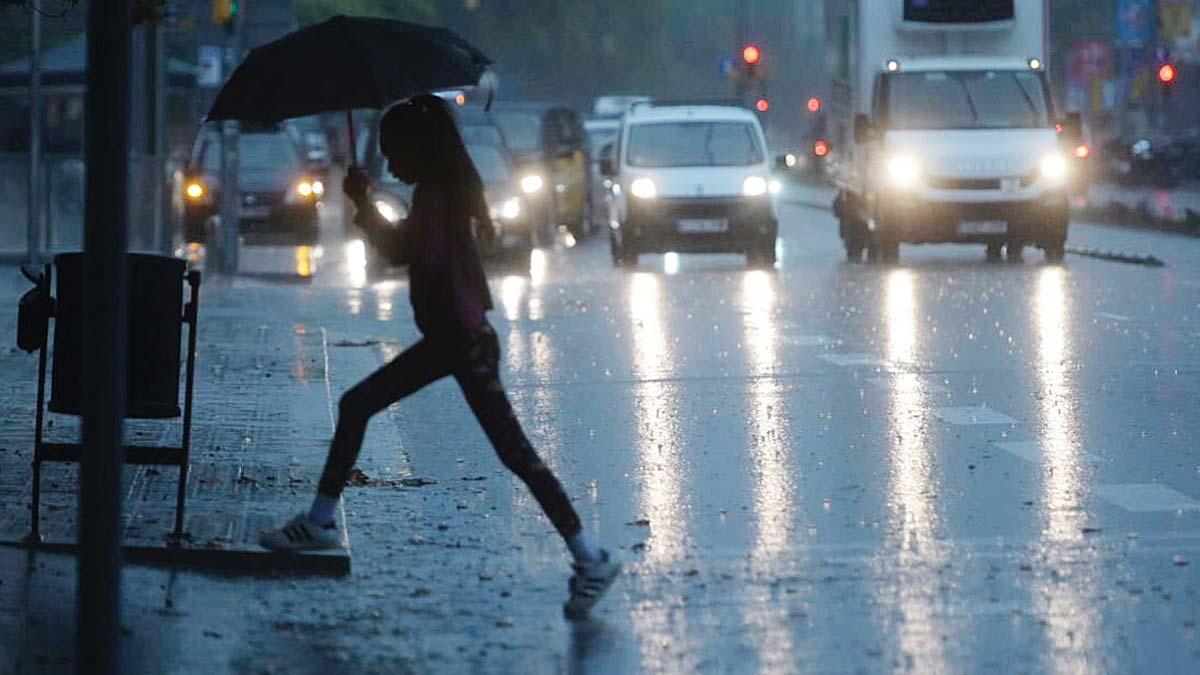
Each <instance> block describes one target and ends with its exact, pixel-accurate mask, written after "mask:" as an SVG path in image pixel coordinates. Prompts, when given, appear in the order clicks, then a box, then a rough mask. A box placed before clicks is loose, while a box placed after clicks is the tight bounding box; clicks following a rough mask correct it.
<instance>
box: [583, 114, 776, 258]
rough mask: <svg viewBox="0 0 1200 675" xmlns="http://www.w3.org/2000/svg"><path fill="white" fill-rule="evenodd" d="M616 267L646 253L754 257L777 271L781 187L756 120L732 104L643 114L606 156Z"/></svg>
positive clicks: (630, 117)
mask: <svg viewBox="0 0 1200 675" xmlns="http://www.w3.org/2000/svg"><path fill="white" fill-rule="evenodd" d="M600 163H601V170H602V172H603V173H604V174H605V175H606V176H607V177H608V178H609V179H610V181H611V184H612V185H611V188H610V197H611V198H610V200H609V226H610V237H611V242H612V255H613V262H614V263H615V264H618V265H622V266H634V265H636V264H637V260H638V255H640V254H642V253H665V252H668V251H678V252H711V253H744V254H746V256H747V258H748V260H749V261H750V262H751V263H752V264H774V262H775V240H776V237H777V235H778V231H779V222H778V220H777V218H776V215H775V203H774V202H775V199H774V195H775V194H776V193H778V192H779V183H778V182H776V181H774V180H773V179H772V178H771V163H770V161H769V160H768V156H767V144H766V140H765V138H764V137H763V131H762V127H761V125H760V124H759V122H758V118H757V117H756V116H755V115H754V113H752V112H750V111H749V110H745V109H743V108H737V107H732V106H707V105H669V106H654V105H641V106H635V107H634V108H633V109H631V110H630V111H629V113H627V114H626V115H625V117H624V120H623V123H622V127H621V132H620V134H619V135H618V137H617V142H616V144H615V145H613V146H606V147H605V148H604V149H603V150H602V153H601V162H600Z"/></svg>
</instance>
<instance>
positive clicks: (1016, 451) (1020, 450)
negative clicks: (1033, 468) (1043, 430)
mask: <svg viewBox="0 0 1200 675" xmlns="http://www.w3.org/2000/svg"><path fill="white" fill-rule="evenodd" d="M992 445H994V446H996V447H997V448H1000V449H1001V450H1004V451H1007V452H1009V453H1012V454H1013V455H1015V456H1017V457H1020V458H1021V459H1023V460H1025V461H1027V462H1033V463H1034V464H1040V463H1041V462H1042V459H1043V457H1044V455H1045V454H1046V449H1045V447H1044V446H1043V444H1042V443H1040V442H1039V441H1014V442H1007V443H992ZM1074 456H1075V457H1076V458H1077V459H1079V460H1081V461H1084V462H1087V463H1088V464H1099V463H1100V462H1101V461H1103V460H1102V459H1101V458H1100V457H1097V456H1096V455H1093V454H1091V453H1088V452H1079V453H1074Z"/></svg>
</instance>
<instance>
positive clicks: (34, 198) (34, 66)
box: [25, 10, 44, 263]
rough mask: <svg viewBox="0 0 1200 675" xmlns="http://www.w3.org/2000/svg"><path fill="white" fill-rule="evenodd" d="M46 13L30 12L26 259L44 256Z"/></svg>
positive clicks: (31, 259)
mask: <svg viewBox="0 0 1200 675" xmlns="http://www.w3.org/2000/svg"><path fill="white" fill-rule="evenodd" d="M43 203H44V200H43V199H42V14H41V12H38V11H36V10H30V11H29V202H28V205H27V206H26V208H27V209H28V213H27V214H26V216H27V218H26V221H27V234H26V237H27V239H26V242H25V250H26V252H27V254H26V257H27V258H28V259H29V262H31V263H33V262H37V260H38V259H39V258H41V255H42V205H43Z"/></svg>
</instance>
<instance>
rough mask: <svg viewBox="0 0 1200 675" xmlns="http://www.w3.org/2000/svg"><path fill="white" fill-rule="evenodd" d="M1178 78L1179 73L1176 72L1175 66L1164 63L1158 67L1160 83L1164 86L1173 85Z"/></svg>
mask: <svg viewBox="0 0 1200 675" xmlns="http://www.w3.org/2000/svg"><path fill="white" fill-rule="evenodd" d="M1178 76H1179V72H1178V71H1176V70H1175V66H1174V64H1170V63H1164V64H1162V65H1161V66H1159V67H1158V81H1159V82H1162V83H1163V84H1171V83H1172V82H1174V81H1175V78H1176V77H1178Z"/></svg>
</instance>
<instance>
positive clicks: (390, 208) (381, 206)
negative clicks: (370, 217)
mask: <svg viewBox="0 0 1200 675" xmlns="http://www.w3.org/2000/svg"><path fill="white" fill-rule="evenodd" d="M375 210H376V211H378V212H379V215H381V216H383V219H384V220H386V221H388V222H389V223H398V222H400V219H401V218H404V217H406V216H408V213H407V212H406V210H405V208H404V207H402V206H398V205H396V204H392V203H391V202H389V201H387V200H384V199H376V200H375Z"/></svg>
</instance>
